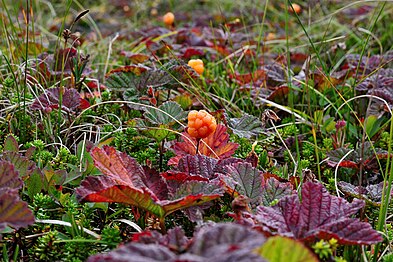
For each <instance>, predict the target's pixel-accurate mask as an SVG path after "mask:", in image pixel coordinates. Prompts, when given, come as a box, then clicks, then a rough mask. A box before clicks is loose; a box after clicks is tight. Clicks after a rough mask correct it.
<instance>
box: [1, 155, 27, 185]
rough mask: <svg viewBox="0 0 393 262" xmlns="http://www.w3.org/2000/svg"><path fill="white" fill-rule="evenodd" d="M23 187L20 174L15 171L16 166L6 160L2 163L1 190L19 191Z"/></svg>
mask: <svg viewBox="0 0 393 262" xmlns="http://www.w3.org/2000/svg"><path fill="white" fill-rule="evenodd" d="M22 185H23V183H22V179H20V178H19V172H18V171H17V170H15V168H14V165H13V164H12V163H11V162H9V161H6V160H1V161H0V190H1V189H2V188H13V189H19V188H21V187H22Z"/></svg>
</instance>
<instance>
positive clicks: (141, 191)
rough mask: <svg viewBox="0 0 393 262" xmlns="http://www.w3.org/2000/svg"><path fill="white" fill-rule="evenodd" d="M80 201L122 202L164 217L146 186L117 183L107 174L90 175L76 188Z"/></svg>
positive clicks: (155, 199) (156, 199)
mask: <svg viewBox="0 0 393 262" xmlns="http://www.w3.org/2000/svg"><path fill="white" fill-rule="evenodd" d="M76 193H77V196H78V199H79V200H80V201H88V202H114V203H124V204H129V205H132V206H135V207H139V208H143V209H145V210H148V211H149V212H151V213H152V214H155V215H156V216H157V217H164V216H165V211H164V209H163V208H162V207H161V206H160V205H158V204H157V202H158V201H159V199H158V198H157V197H156V196H155V195H154V194H153V192H151V191H150V190H148V189H147V188H135V187H131V186H126V185H119V184H118V183H117V181H115V180H113V179H112V178H110V177H107V176H97V177H95V176H90V177H87V178H86V179H85V180H83V181H82V183H81V186H80V187H79V188H77V190H76Z"/></svg>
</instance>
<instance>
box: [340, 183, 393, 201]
mask: <svg viewBox="0 0 393 262" xmlns="http://www.w3.org/2000/svg"><path fill="white" fill-rule="evenodd" d="M338 187H339V188H340V190H341V191H343V192H344V193H345V194H347V195H349V196H351V197H356V198H360V199H364V200H365V201H366V202H367V203H368V204H371V205H374V206H380V205H381V199H382V192H383V182H381V183H379V184H376V185H368V186H366V187H363V186H354V185H352V184H350V183H347V182H344V181H340V182H338ZM392 195H393V193H392Z"/></svg>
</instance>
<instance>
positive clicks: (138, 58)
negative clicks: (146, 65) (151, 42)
mask: <svg viewBox="0 0 393 262" xmlns="http://www.w3.org/2000/svg"><path fill="white" fill-rule="evenodd" d="M120 54H121V55H123V56H125V57H127V58H128V59H130V61H131V63H132V64H139V63H143V62H145V61H147V60H148V59H149V56H148V55H145V54H136V53H132V52H129V51H121V52H120Z"/></svg>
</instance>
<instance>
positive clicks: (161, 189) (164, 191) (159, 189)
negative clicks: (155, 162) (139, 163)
mask: <svg viewBox="0 0 393 262" xmlns="http://www.w3.org/2000/svg"><path fill="white" fill-rule="evenodd" d="M143 169H144V175H143V177H142V181H143V183H144V184H145V185H146V186H147V187H148V188H149V189H150V190H151V191H153V192H154V194H155V195H156V196H157V197H158V199H160V200H163V199H166V198H167V197H168V186H167V184H166V182H165V180H164V179H163V177H162V176H161V175H160V174H159V173H158V172H157V171H156V170H154V169H151V168H148V167H144V168H143Z"/></svg>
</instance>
